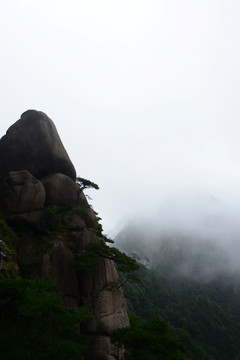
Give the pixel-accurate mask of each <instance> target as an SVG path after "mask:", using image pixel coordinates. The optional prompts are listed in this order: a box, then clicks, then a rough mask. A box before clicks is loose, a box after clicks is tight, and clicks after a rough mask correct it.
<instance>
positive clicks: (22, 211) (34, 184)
mask: <svg viewBox="0 0 240 360" xmlns="http://www.w3.org/2000/svg"><path fill="white" fill-rule="evenodd" d="M44 202H45V190H44V187H43V185H42V183H41V182H40V181H39V180H37V179H36V178H35V177H34V176H32V175H31V174H30V173H29V172H28V171H25V170H23V171H11V172H10V173H9V175H8V177H5V179H4V181H3V183H2V185H1V206H2V210H3V212H4V214H5V216H6V217H7V218H11V219H25V220H28V221H35V220H39V219H40V217H41V216H42V214H43V207H44Z"/></svg>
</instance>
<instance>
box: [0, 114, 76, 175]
mask: <svg viewBox="0 0 240 360" xmlns="http://www.w3.org/2000/svg"><path fill="white" fill-rule="evenodd" d="M16 170H27V171H29V172H30V173H31V174H32V175H34V176H35V177H36V178H40V177H43V176H45V175H47V174H50V173H53V172H60V173H63V174H65V175H67V176H69V177H71V178H72V179H74V180H75V178H76V171H75V169H74V166H73V164H72V162H71V160H70V159H69V157H68V154H67V152H66V150H65V148H64V146H63V144H62V142H61V139H60V137H59V135H58V132H57V129H56V127H55V125H54V123H53V121H52V120H51V119H50V118H49V117H48V116H47V115H46V114H44V113H43V112H41V111H36V110H28V111H26V112H25V113H23V114H22V116H21V118H20V120H18V121H17V122H15V124H13V125H12V126H11V127H10V128H9V129H8V131H7V133H6V135H5V136H3V137H2V139H1V140H0V181H1V180H2V179H3V178H4V177H5V176H7V174H8V172H10V171H16Z"/></svg>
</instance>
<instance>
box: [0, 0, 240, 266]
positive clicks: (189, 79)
mask: <svg viewBox="0 0 240 360" xmlns="http://www.w3.org/2000/svg"><path fill="white" fill-rule="evenodd" d="M0 18H1V21H0V31H1V84H0V99H1V100H0V102H1V107H0V116H1V121H0V134H1V136H2V135H4V134H5V132H6V130H7V128H8V127H9V126H10V125H11V124H12V123H14V122H15V121H16V120H18V119H19V117H20V115H21V113H23V112H24V111H26V110H27V109H36V110H41V111H44V112H46V113H47V114H48V115H49V116H50V118H52V120H53V121H54V122H55V124H56V127H57V129H58V131H59V134H60V136H61V139H62V141H63V143H64V145H65V148H66V149H67V152H68V154H69V156H70V158H71V160H72V161H73V163H74V165H75V167H76V170H77V173H78V175H79V176H81V177H84V178H87V179H90V180H92V181H94V182H95V183H97V184H98V185H99V187H100V190H99V191H95V190H89V191H88V192H87V193H88V194H89V195H90V196H91V197H92V198H93V200H92V201H91V204H92V206H93V207H94V209H95V210H96V211H97V212H98V213H99V215H100V216H101V218H102V224H103V228H104V232H105V233H107V234H109V235H110V236H112V237H114V236H116V235H117V234H118V233H119V232H120V231H121V230H122V229H123V228H125V226H126V224H129V223H132V224H134V223H136V224H138V227H139V229H140V228H141V227H140V225H141V224H144V222H145V221H147V222H150V223H151V226H150V225H149V226H145V225H143V227H144V228H145V227H147V228H148V229H149V228H150V227H151V231H152V232H153V233H151V234H154V231H156V232H158V228H162V227H163V228H164V229H165V228H166V227H167V228H168V229H172V231H173V230H174V229H175V228H176V229H177V231H180V230H181V229H183V230H182V231H183V232H184V233H185V232H186V231H187V232H191V233H194V234H196V233H197V234H199V236H200V237H201V238H206V237H210V238H213V239H214V241H218V242H219V244H221V246H223V247H224V249H229V248H231V249H234V247H233V246H235V245H231V247H230V244H235V243H236V242H237V241H238V234H239V225H238V222H239V220H238V219H239V214H240V211H239V210H240V205H239V204H240V160H239V154H240V142H239V133H240V122H239V118H240V108H239V94H240V68H239V63H240V42H239V35H240V23H239V18H240V3H239V1H238V0H232V1H229V0H212V1H209V0H203V1H192V0H182V1H179V0H171V1H169V0H161V1H159V0H148V1H144V0H138V1H137V0H122V1H121V2H117V1H114V0H102V1H98V0H89V1H81V0H78V1H76V0H69V1H61V0H58V1H56V0H51V1H46V0H41V1H39V0H33V1H31V2H30V1H25V0H12V1H9V2H4V3H3V4H2V5H1V12H0ZM139 219H142V220H139ZM155 228H156V230H154V229H155ZM179 229H180V230H179ZM151 237H154V236H153V235H151ZM147 241H149V238H148V239H147ZM231 254H232V257H233V258H235V257H237V255H236V253H235V252H234V250H233V251H232V252H231ZM236 261H237V260H236Z"/></svg>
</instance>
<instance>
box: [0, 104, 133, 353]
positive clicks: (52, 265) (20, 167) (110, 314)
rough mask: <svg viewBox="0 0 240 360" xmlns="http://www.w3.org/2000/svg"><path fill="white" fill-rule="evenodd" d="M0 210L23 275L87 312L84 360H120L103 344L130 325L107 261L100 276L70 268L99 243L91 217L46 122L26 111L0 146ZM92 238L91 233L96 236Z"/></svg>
mask: <svg viewBox="0 0 240 360" xmlns="http://www.w3.org/2000/svg"><path fill="white" fill-rule="evenodd" d="M0 175H1V180H0V196H1V197H0V205H1V210H2V212H3V213H4V216H5V218H6V219H7V220H8V221H10V222H11V226H12V227H13V228H14V227H16V228H17V229H20V235H19V244H18V264H19V266H20V269H21V273H22V276H23V277H25V278H32V277H35V276H37V277H39V276H40V277H50V278H52V279H53V280H54V281H55V282H56V283H57V284H58V289H59V291H61V293H62V294H63V303H64V304H65V305H66V306H69V307H77V306H88V308H89V309H90V312H91V315H92V320H91V322H90V323H89V324H88V326H87V329H86V331H87V334H88V337H89V351H88V354H87V359H88V360H113V359H119V360H123V359H124V351H122V350H121V351H119V349H118V350H117V349H116V348H115V347H114V346H113V344H111V343H110V334H111V332H112V331H114V330H117V329H119V328H121V327H125V326H128V325H129V319H128V315H127V307H126V303H125V299H124V296H123V293H122V290H121V287H119V280H118V274H117V271H116V268H115V266H114V263H113V262H112V261H110V260H108V259H105V258H103V257H100V256H99V270H100V271H99V272H98V273H94V272H92V273H91V272H89V271H86V270H80V271H79V270H78V271H77V270H76V266H75V263H76V260H77V259H78V257H79V256H81V254H83V253H84V252H85V247H86V246H87V245H89V244H91V243H95V242H99V241H103V238H102V237H101V233H99V224H98V219H97V217H96V215H95V212H94V211H93V209H92V208H91V207H90V206H89V204H88V202H87V200H86V197H85V195H84V193H83V192H82V190H81V188H80V186H79V185H78V184H76V183H75V181H73V180H74V179H75V170H74V167H73V165H72V163H71V161H70V159H69V158H68V155H67V153H66V151H65V149H64V147H63V145H62V143H61V140H60V139H59V136H58V134H57V131H56V128H55V126H54V124H53V122H52V121H51V120H50V119H49V118H48V117H47V116H46V115H45V114H43V113H42V112H37V111H33V110H31V111H27V112H26V113H24V114H23V115H22V117H21V119H20V120H18V121H17V122H16V123H15V124H14V125H13V126H11V127H10V129H9V130H8V131H7V134H6V135H5V136H4V137H3V138H2V139H1V141H0ZM96 234H98V235H96Z"/></svg>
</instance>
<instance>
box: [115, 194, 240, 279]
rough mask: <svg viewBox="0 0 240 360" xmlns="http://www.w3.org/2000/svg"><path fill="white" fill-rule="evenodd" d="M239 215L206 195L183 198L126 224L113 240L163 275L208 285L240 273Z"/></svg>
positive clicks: (229, 207) (164, 204)
mask: <svg viewBox="0 0 240 360" xmlns="http://www.w3.org/2000/svg"><path fill="white" fill-rule="evenodd" d="M239 214H240V208H239V209H238V208H237V207H236V206H235V205H233V204H229V203H228V204H227V203H226V202H224V201H220V200H219V199H217V198H216V197H214V196H211V195H209V194H206V193H198V192H195V193H189V194H182V195H179V196H175V197H173V198H168V199H167V200H166V201H165V202H163V203H162V204H161V206H160V207H159V211H158V212H157V213H156V214H154V215H153V216H150V215H149V214H148V215H145V216H142V217H137V218H134V219H129V222H128V223H127V224H126V226H125V227H124V228H123V230H122V231H120V233H119V234H118V235H117V236H116V238H115V239H114V240H115V243H116V246H117V247H119V248H120V249H121V250H122V251H125V252H126V253H128V254H135V256H137V257H138V258H139V259H140V260H139V261H140V262H142V263H143V264H145V265H147V266H149V267H150V268H152V269H158V270H160V271H161V273H163V274H164V272H166V274H168V276H171V274H178V276H182V277H186V278H191V279H194V280H196V281H201V282H209V281H212V280H214V279H215V278H216V277H219V276H221V275H228V276H235V275H236V274H238V273H240V262H239V251H240V223H239V220H238V218H239Z"/></svg>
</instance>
